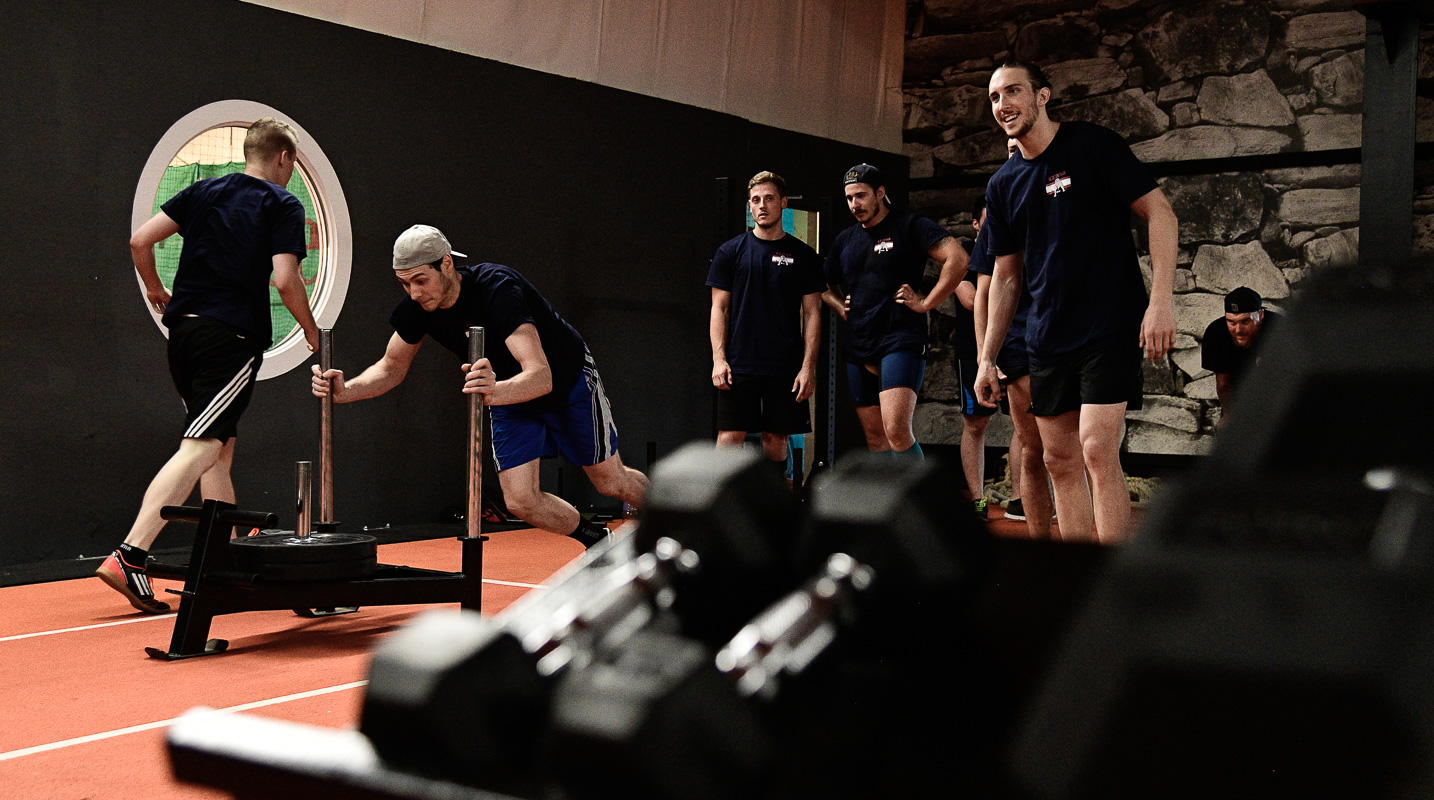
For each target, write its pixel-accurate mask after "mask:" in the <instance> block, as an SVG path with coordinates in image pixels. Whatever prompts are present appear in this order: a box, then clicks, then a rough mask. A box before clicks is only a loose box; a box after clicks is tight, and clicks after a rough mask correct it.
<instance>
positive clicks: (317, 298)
mask: <svg viewBox="0 0 1434 800" xmlns="http://www.w3.org/2000/svg"><path fill="white" fill-rule="evenodd" d="M261 117H273V118H275V119H279V120H283V121H284V122H286V123H288V124H289V125H292V126H293V128H294V130H295V131H296V132H297V133H298V134H299V158H298V161H299V166H300V167H302V168H303V172H304V178H305V181H306V182H307V183H308V185H309V194H310V196H311V197H312V198H313V201H314V206H315V208H317V209H318V211H319V214H320V215H321V216H322V217H323V224H321V225H319V233H320V235H321V236H323V239H324V241H323V244H322V246H321V248H320V252H322V253H323V259H324V260H323V263H322V264H320V265H319V272H318V274H319V282H318V283H317V284H315V286H314V291H313V293H312V294H311V295H310V296H309V307H310V308H312V309H313V313H314V320H315V321H316V322H318V324H319V327H320V328H332V327H333V325H334V323H335V322H336V321H337V320H338V318H339V312H340V311H342V310H343V307H344V299H345V298H346V297H347V295H348V289H349V275H350V271H351V270H352V267H353V227H352V226H351V224H350V223H349V207H348V202H347V201H346V200H345V199H344V190H343V187H342V186H341V185H340V184H339V176H338V173H336V172H334V168H333V165H332V164H330V163H329V159H328V156H326V155H324V151H323V149H322V148H320V147H319V144H318V142H317V141H315V140H314V137H313V136H311V135H310V134H309V132H308V131H306V130H304V127H303V126H302V125H300V124H299V123H297V122H295V121H294V120H293V118H291V117H289V116H288V115H287V114H284V113H283V112H281V111H279V110H278V109H275V108H273V107H271V106H267V105H264V104H263V103H256V102H254V101H252V100H220V101H218V102H215V103H210V104H208V105H205V106H201V107H200V108H197V109H195V110H193V111H191V112H189V113H188V114H185V115H184V116H183V117H181V118H180V119H179V121H177V122H175V123H174V124H173V125H171V126H170V127H169V130H168V131H166V132H165V134H164V136H162V137H160V140H159V142H158V143H157V144H156V145H155V146H154V150H153V151H152V152H151V153H150V154H149V160H148V161H146V162H145V165H144V171H143V172H141V173H140V177H139V184H138V185H137V186H136V188H135V193H134V207H133V210H132V213H131V215H130V230H131V231H136V230H139V227H140V226H141V225H143V224H144V223H146V222H148V221H149V219H150V217H153V216H154V201H155V197H156V195H157V194H158V193H159V182H160V179H161V178H163V177H164V171H165V169H167V168H168V167H169V164H170V162H172V161H173V160H174V156H175V154H177V153H178V152H179V151H180V149H181V148H183V147H184V146H185V145H186V144H188V143H189V141H190V140H191V139H193V138H194V137H196V136H198V135H199V134H201V133H203V132H205V131H207V130H212V129H214V128H224V127H231V126H241V127H245V128H247V127H249V126H250V125H252V124H254V121H255V120H257V119H259V118H261ZM135 280H136V281H137V282H139V283H140V290H141V291H143V289H144V283H143V281H140V279H139V274H138V273H135ZM146 308H149V307H148V304H146ZM149 315H150V317H151V318H153V319H154V322H155V324H156V325H157V326H159V329H160V331H161V332H163V333H164V335H165V336H166V337H167V336H169V331H168V329H166V328H165V327H164V324H163V323H162V322H161V321H160V315H159V314H158V313H157V312H156V311H155V310H154V309H153V308H149ZM310 355H311V354H310V353H309V348H308V346H307V345H306V343H305V341H304V332H303V329H302V328H298V327H295V328H294V331H293V332H292V333H290V334H289V335H288V336H286V337H284V339H283V340H282V341H279V342H276V343H274V345H273V346H272V347H270V348H269V350H268V351H266V352H265V354H264V365H263V366H262V367H260V369H259V380H261V381H262V380H267V379H269V378H273V377H277V376H279V375H283V374H284V373H285V372H288V371H289V370H291V369H293V368H294V367H297V366H299V365H300V364H303V363H304V362H305V361H307V360H308V358H309V356H310Z"/></svg>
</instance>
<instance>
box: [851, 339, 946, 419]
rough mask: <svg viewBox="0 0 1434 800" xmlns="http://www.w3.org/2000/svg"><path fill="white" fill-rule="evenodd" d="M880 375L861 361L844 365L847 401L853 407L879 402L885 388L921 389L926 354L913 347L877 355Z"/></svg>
mask: <svg viewBox="0 0 1434 800" xmlns="http://www.w3.org/2000/svg"><path fill="white" fill-rule="evenodd" d="M880 372H881V374H880V375H873V374H871V371H870V370H868V369H867V368H866V365H865V364H852V363H848V364H847V365H846V382H847V388H848V389H850V390H851V404H852V405H853V406H856V407H857V408H863V407H866V406H875V405H881V393H882V392H884V391H886V390H887V389H896V388H901V387H905V388H907V389H910V390H911V391H913V392H918V393H919V392H920V391H921V381H922V379H923V378H925V377H926V354H925V353H923V352H920V351H917V350H898V351H897V352H895V353H887V354H886V355H884V356H882V357H881V364H880Z"/></svg>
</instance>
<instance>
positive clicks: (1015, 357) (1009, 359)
mask: <svg viewBox="0 0 1434 800" xmlns="http://www.w3.org/2000/svg"><path fill="white" fill-rule="evenodd" d="M996 368H997V369H999V370H1001V374H1002V375H1005V376H1006V377H1004V378H1002V379H1001V386H1002V387H1005V386H1008V385H1009V384H1010V383H1011V382H1012V381H1018V380H1020V379H1021V378H1024V377H1026V376H1027V375H1030V374H1031V360H1030V357H1029V356H1027V355H1026V343H1025V341H1024V340H1023V341H1022V342H1021V343H1020V345H1019V346H1018V347H1010V346H1007V347H1002V348H1001V352H1000V354H998V355H997V356H996ZM1001 411H1002V412H1004V413H1005V414H1006V415H1007V416H1010V414H1011V396H1010V395H1009V394H1008V393H1006V392H1001Z"/></svg>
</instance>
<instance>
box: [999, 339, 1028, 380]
mask: <svg viewBox="0 0 1434 800" xmlns="http://www.w3.org/2000/svg"><path fill="white" fill-rule="evenodd" d="M996 366H997V367H998V368H1000V370H1001V373H1002V374H1003V375H1005V376H1006V380H1008V381H1014V380H1016V379H1018V378H1024V377H1026V376H1027V375H1030V374H1031V360H1030V357H1029V356H1028V355H1026V346H1025V344H1024V343H1022V344H1021V345H1020V346H1019V347H1002V348H1001V352H1000V353H999V354H998V355H997V356H996Z"/></svg>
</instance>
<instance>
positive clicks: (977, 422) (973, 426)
mask: <svg viewBox="0 0 1434 800" xmlns="http://www.w3.org/2000/svg"><path fill="white" fill-rule="evenodd" d="M990 424H991V418H990V417H989V416H984V417H983V416H979V415H977V414H962V415H961V425H962V426H963V427H965V429H966V432H967V433H969V434H971V435H972V436H980V435H982V434H984V433H985V432H986V426H987V425H990Z"/></svg>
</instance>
